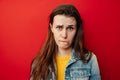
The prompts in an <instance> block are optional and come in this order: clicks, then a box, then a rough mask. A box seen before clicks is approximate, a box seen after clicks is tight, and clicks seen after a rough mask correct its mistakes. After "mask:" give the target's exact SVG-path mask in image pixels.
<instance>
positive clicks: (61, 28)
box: [50, 15, 77, 49]
mask: <svg viewBox="0 0 120 80" xmlns="http://www.w3.org/2000/svg"><path fill="white" fill-rule="evenodd" d="M76 24H77V23H76V19H75V18H74V17H70V16H65V15H56V16H55V17H54V19H53V24H50V27H51V30H52V32H53V35H54V39H55V42H56V44H57V45H58V48H61V49H68V48H71V44H72V42H73V39H74V36H75V33H76Z"/></svg>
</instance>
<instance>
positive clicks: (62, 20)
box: [53, 15, 76, 25]
mask: <svg viewBox="0 0 120 80" xmlns="http://www.w3.org/2000/svg"><path fill="white" fill-rule="evenodd" d="M53 24H59V25H63V24H66V25H76V19H75V18H74V17H71V16H66V15H56V16H55V17H54V19H53Z"/></svg>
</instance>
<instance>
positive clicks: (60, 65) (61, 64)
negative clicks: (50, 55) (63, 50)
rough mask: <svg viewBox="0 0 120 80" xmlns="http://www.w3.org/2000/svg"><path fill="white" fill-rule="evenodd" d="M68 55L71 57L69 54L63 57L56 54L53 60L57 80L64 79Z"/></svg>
mask: <svg viewBox="0 0 120 80" xmlns="http://www.w3.org/2000/svg"><path fill="white" fill-rule="evenodd" d="M70 57H71V54H69V55H67V56H65V57H61V56H58V55H56V57H55V60H56V67H57V80H64V73H65V69H66V66H67V64H68V61H69V59H70Z"/></svg>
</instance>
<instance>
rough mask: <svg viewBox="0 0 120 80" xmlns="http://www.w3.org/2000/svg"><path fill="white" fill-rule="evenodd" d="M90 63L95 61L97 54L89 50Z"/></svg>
mask: <svg viewBox="0 0 120 80" xmlns="http://www.w3.org/2000/svg"><path fill="white" fill-rule="evenodd" d="M89 62H90V63H95V62H97V56H96V54H95V53H94V52H91V58H90V60H89Z"/></svg>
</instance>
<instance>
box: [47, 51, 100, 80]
mask: <svg viewBox="0 0 120 80" xmlns="http://www.w3.org/2000/svg"><path fill="white" fill-rule="evenodd" d="M56 72H57V70H56V69H55V72H52V71H51V74H50V75H49V78H48V80H56ZM64 80H101V77H100V71H99V66H98V62H97V58H96V56H95V54H94V53H92V57H91V59H90V61H89V62H88V63H83V62H82V61H81V60H80V59H79V57H78V56H77V55H76V54H75V52H74V50H72V56H71V59H70V60H69V62H68V64H67V66H66V70H65V73H64Z"/></svg>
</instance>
